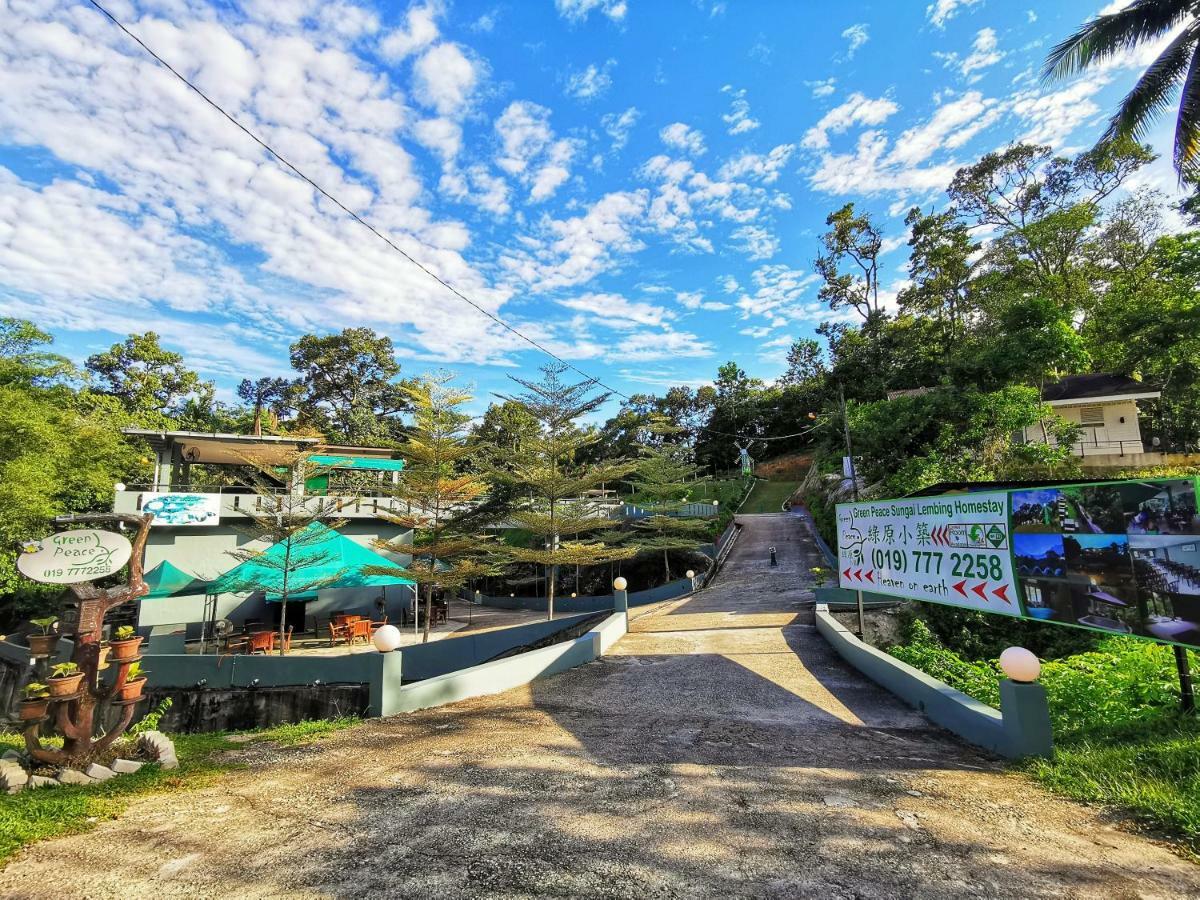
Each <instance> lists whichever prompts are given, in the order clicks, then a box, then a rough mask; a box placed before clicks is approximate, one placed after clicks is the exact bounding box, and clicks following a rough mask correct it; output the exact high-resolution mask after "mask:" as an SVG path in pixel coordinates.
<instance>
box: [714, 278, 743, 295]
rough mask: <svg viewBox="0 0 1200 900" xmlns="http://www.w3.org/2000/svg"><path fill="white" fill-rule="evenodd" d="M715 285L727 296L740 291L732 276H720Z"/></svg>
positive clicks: (736, 281) (739, 286)
mask: <svg viewBox="0 0 1200 900" xmlns="http://www.w3.org/2000/svg"><path fill="white" fill-rule="evenodd" d="M717 284H719V285H720V286H721V290H723V291H724V292H725V293H727V294H736V293H737V292H738V291H740V290H741V289H742V287H741V285H740V284H738V280H737V279H736V278H734V277H733V276H732V275H722V276H721V277H720V278H718V279H717Z"/></svg>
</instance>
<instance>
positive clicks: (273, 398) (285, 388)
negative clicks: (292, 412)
mask: <svg viewBox="0 0 1200 900" xmlns="http://www.w3.org/2000/svg"><path fill="white" fill-rule="evenodd" d="M290 389H291V386H290V385H289V383H288V381H287V379H286V378H258V379H255V380H254V381H251V380H250V379H249V378H243V379H242V382H241V384H239V385H238V388H237V395H238V398H239V399H241V400H242V401H244V402H245V403H248V404H250V406H251V408H252V409H253V410H254V420H253V423H252V425H251V427H252V428H253V434H254V436H255V437H259V436H260V435H262V420H263V413H264V412H265V411H268V410H269V411H270V412H271V413H273V414H274V415H275V416H276V417H278V415H279V414H280V413H281V412H282V411H283V410H284V409H285V408H286V403H287V400H288V397H289V395H290Z"/></svg>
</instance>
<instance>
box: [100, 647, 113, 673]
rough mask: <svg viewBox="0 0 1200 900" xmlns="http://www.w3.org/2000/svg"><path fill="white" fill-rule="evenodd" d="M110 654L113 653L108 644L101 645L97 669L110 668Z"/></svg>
mask: <svg viewBox="0 0 1200 900" xmlns="http://www.w3.org/2000/svg"><path fill="white" fill-rule="evenodd" d="M110 653H112V647H110V646H109V645H108V644H101V645H100V655H99V656H98V657H97V658H96V668H97V669H107V668H108V654H110Z"/></svg>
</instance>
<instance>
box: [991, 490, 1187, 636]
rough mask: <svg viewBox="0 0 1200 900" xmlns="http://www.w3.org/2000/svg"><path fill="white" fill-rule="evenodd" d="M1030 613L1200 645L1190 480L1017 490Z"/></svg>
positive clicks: (1017, 527) (1018, 536)
mask: <svg viewBox="0 0 1200 900" xmlns="http://www.w3.org/2000/svg"><path fill="white" fill-rule="evenodd" d="M1011 497H1012V500H1011V503H1012V508H1011V511H1012V525H1013V557H1014V560H1015V563H1016V574H1017V576H1018V579H1019V582H1020V587H1021V599H1022V601H1023V605H1024V608H1025V610H1024V611H1025V614H1026V615H1027V616H1029V617H1030V618H1033V619H1040V620H1043V621H1049V622H1059V623H1063V624H1068V625H1079V626H1084V627H1088V628H1095V629H1099V630H1101V631H1110V632H1113V633H1117V634H1134V635H1138V636H1140V637H1148V638H1154V639H1157V640H1164V641H1173V642H1177V643H1183V644H1191V645H1200V552H1197V550H1198V549H1200V517H1198V516H1197V510H1196V483H1195V481H1194V480H1193V479H1188V478H1175V479H1154V480H1146V481H1122V482H1114V483H1109V484H1090V485H1062V486H1059V487H1048V488H1031V489H1028V490H1018V491H1013V493H1012V495H1011Z"/></svg>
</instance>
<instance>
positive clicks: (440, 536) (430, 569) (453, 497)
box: [372, 374, 496, 641]
mask: <svg viewBox="0 0 1200 900" xmlns="http://www.w3.org/2000/svg"><path fill="white" fill-rule="evenodd" d="M451 378H452V376H450V375H448V374H438V375H427V376H425V377H424V378H421V379H418V380H417V381H416V382H414V383H413V384H410V385H407V386H406V387H405V392H406V394H407V395H408V398H409V401H410V404H411V408H412V416H413V423H412V427H411V428H410V429H409V431H408V432H407V436H406V438H405V441H404V443H403V444H401V446H400V454H401V456H402V457H403V459H404V472H403V473H402V474H401V477H400V481H399V484H398V486H397V488H396V491H395V496H396V497H398V498H399V499H401V500H403V501H405V503H406V505H407V507H408V512H406V513H404V514H402V515H392V514H388V515H385V516H384V518H386V519H387V520H388V521H390V522H394V523H396V524H398V525H400V526H402V527H404V528H408V529H411V530H412V544H411V545H410V544H408V543H404V542H402V541H399V540H393V541H381V542H380V543H379V546H381V547H382V548H383V549H385V550H388V551H391V552H393V553H411V554H412V563H411V564H409V566H408V567H407V568H406V569H404V570H399V574H403V575H404V577H406V578H410V579H412V580H413V581H415V582H416V583H417V585H418V587H419V589H421V590H422V591H423V592H424V595H425V632H424V636H423V638H422V639H423V640H424V641H428V640H429V628H430V622H431V621H432V611H433V591H434V588H435V587H439V586H440V587H442V588H447V589H456V588H459V587H462V586H463V585H465V584H467V583H468V582H470V581H471V580H472V579H475V578H479V577H482V576H483V575H487V574H490V573H491V572H492V571H493V570H494V568H495V564H494V562H492V561H490V560H488V559H486V558H485V557H488V556H494V555H495V552H496V551H495V547H494V544H493V542H492V540H491V537H490V536H488V535H482V534H480V533H479V532H478V531H477V530H476V529H475V528H474V527H473V525H472V524H471V522H472V519H471V518H470V513H471V507H472V505H473V504H474V503H475V501H476V500H478V499H479V498H480V497H481V496H482V495H483V494H484V493H485V492H486V491H487V489H488V485H487V483H486V482H485V481H484V480H483V479H482V478H481V477H480V476H479V475H477V474H474V473H471V472H466V471H464V465H465V463H466V462H467V461H468V460H469V459H470V457H471V456H472V455H473V454H476V453H477V452H478V451H479V447H478V445H477V444H473V443H472V442H470V441H469V440H468V438H467V423H468V422H470V421H471V417H470V416H468V415H466V414H465V413H463V412H461V411H460V407H461V406H463V405H464V404H465V403H468V402H470V400H471V395H470V394H468V393H465V392H463V391H461V390H459V389H457V388H455V387H453V386H452V385H451V384H450V381H451ZM372 571H378V572H380V573H385V574H386V573H389V572H397V570H395V569H390V570H389V569H386V568H383V567H381V568H380V569H378V570H372Z"/></svg>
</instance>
